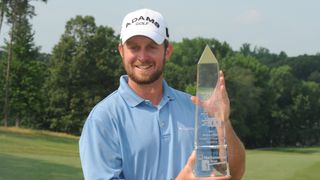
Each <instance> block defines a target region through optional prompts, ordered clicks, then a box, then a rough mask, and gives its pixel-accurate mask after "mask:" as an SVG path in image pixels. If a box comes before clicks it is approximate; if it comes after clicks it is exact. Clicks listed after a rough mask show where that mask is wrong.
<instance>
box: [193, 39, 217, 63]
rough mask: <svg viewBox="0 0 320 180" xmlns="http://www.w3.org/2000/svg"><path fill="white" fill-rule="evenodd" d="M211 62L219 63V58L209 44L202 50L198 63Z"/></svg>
mask: <svg viewBox="0 0 320 180" xmlns="http://www.w3.org/2000/svg"><path fill="white" fill-rule="evenodd" d="M211 63H218V60H217V59H216V57H215V56H214V54H213V52H212V50H211V48H210V47H209V45H208V44H207V45H206V47H205V48H204V50H203V52H202V55H201V57H200V59H199V61H198V64H211Z"/></svg>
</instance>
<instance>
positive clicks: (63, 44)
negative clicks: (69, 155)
mask: <svg viewBox="0 0 320 180" xmlns="http://www.w3.org/2000/svg"><path fill="white" fill-rule="evenodd" d="M118 42H119V37H118V36H115V35H114V31H113V30H112V29H111V28H108V27H103V26H96V24H95V22H94V18H93V17H91V16H85V17H82V16H77V17H75V18H73V19H71V20H69V21H68V22H67V24H66V29H65V32H64V34H63V35H62V37H61V39H60V42H59V43H58V44H57V45H56V46H55V47H54V50H53V54H52V58H51V61H50V71H49V72H50V78H49V79H48V83H47V85H46V86H47V92H48V95H49V106H48V109H47V112H48V119H47V124H44V126H47V128H48V129H51V130H56V131H64V132H69V133H74V134H79V133H80V131H81V127H82V125H83V122H84V120H85V118H86V116H87V115H88V113H89V111H90V110H91V108H92V107H93V106H94V104H96V103H97V102H98V101H100V100H101V99H102V98H103V97H105V96H106V95H108V94H109V93H111V92H112V91H114V90H115V89H116V88H117V87H118V79H119V76H120V75H121V74H123V69H122V65H121V60H120V59H121V58H120V57H119V55H118V52H117V45H118Z"/></svg>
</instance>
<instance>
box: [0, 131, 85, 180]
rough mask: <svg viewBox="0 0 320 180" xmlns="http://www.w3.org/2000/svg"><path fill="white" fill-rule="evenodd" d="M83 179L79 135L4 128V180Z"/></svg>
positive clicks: (0, 141)
mask: <svg viewBox="0 0 320 180" xmlns="http://www.w3.org/2000/svg"><path fill="white" fill-rule="evenodd" d="M11 179H19V180H22V179H32V180H36V179H42V180H50V179H59V180H60V179H61V180H63V179H66V180H67V179H68V180H69V179H70V180H72V179H83V176H82V171H81V167H80V160H79V151H78V138H77V137H75V136H70V135H65V134H57V133H50V132H46V131H34V130H27V129H16V128H9V129H6V128H2V127H0V180H11Z"/></svg>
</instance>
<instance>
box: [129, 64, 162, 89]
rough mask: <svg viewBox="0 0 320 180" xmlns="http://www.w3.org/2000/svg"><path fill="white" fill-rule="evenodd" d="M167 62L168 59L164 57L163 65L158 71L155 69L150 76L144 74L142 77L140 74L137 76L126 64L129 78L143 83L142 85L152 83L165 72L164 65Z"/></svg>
mask: <svg viewBox="0 0 320 180" xmlns="http://www.w3.org/2000/svg"><path fill="white" fill-rule="evenodd" d="M165 62H166V60H165V59H163V66H162V67H161V68H160V69H157V71H155V72H154V73H153V74H151V75H150V76H144V77H142V78H139V77H138V76H136V75H135V74H134V73H133V71H128V69H127V68H126V66H124V68H125V70H126V72H127V74H128V76H129V78H130V79H131V80H132V81H133V82H135V83H137V84H141V85H147V84H151V83H153V82H155V81H157V80H158V79H159V78H160V77H161V76H162V74H163V71H164V67H165Z"/></svg>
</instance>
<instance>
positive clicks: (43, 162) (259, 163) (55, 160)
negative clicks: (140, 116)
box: [0, 127, 320, 180]
mask: <svg viewBox="0 0 320 180" xmlns="http://www.w3.org/2000/svg"><path fill="white" fill-rule="evenodd" d="M319 177H320V147H308V148H275V149H263V150H247V156H246V174H245V176H244V178H243V179H244V180H270V179H271V180H298V179H299V180H301V179H308V180H317V179H319ZM14 179H19V180H20V179H32V180H37V179H39V180H40V179H41V180H42V179H45V180H51V179H53V180H54V179H57V180H58V179H59V180H64V179H66V180H69V179H70V180H72V179H83V176H82V171H81V166H80V160H79V152H78V137H75V136H70V135H67V134H61V133H52V132H47V131H36V130H28V129H17V128H2V127H0V180H14Z"/></svg>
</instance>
